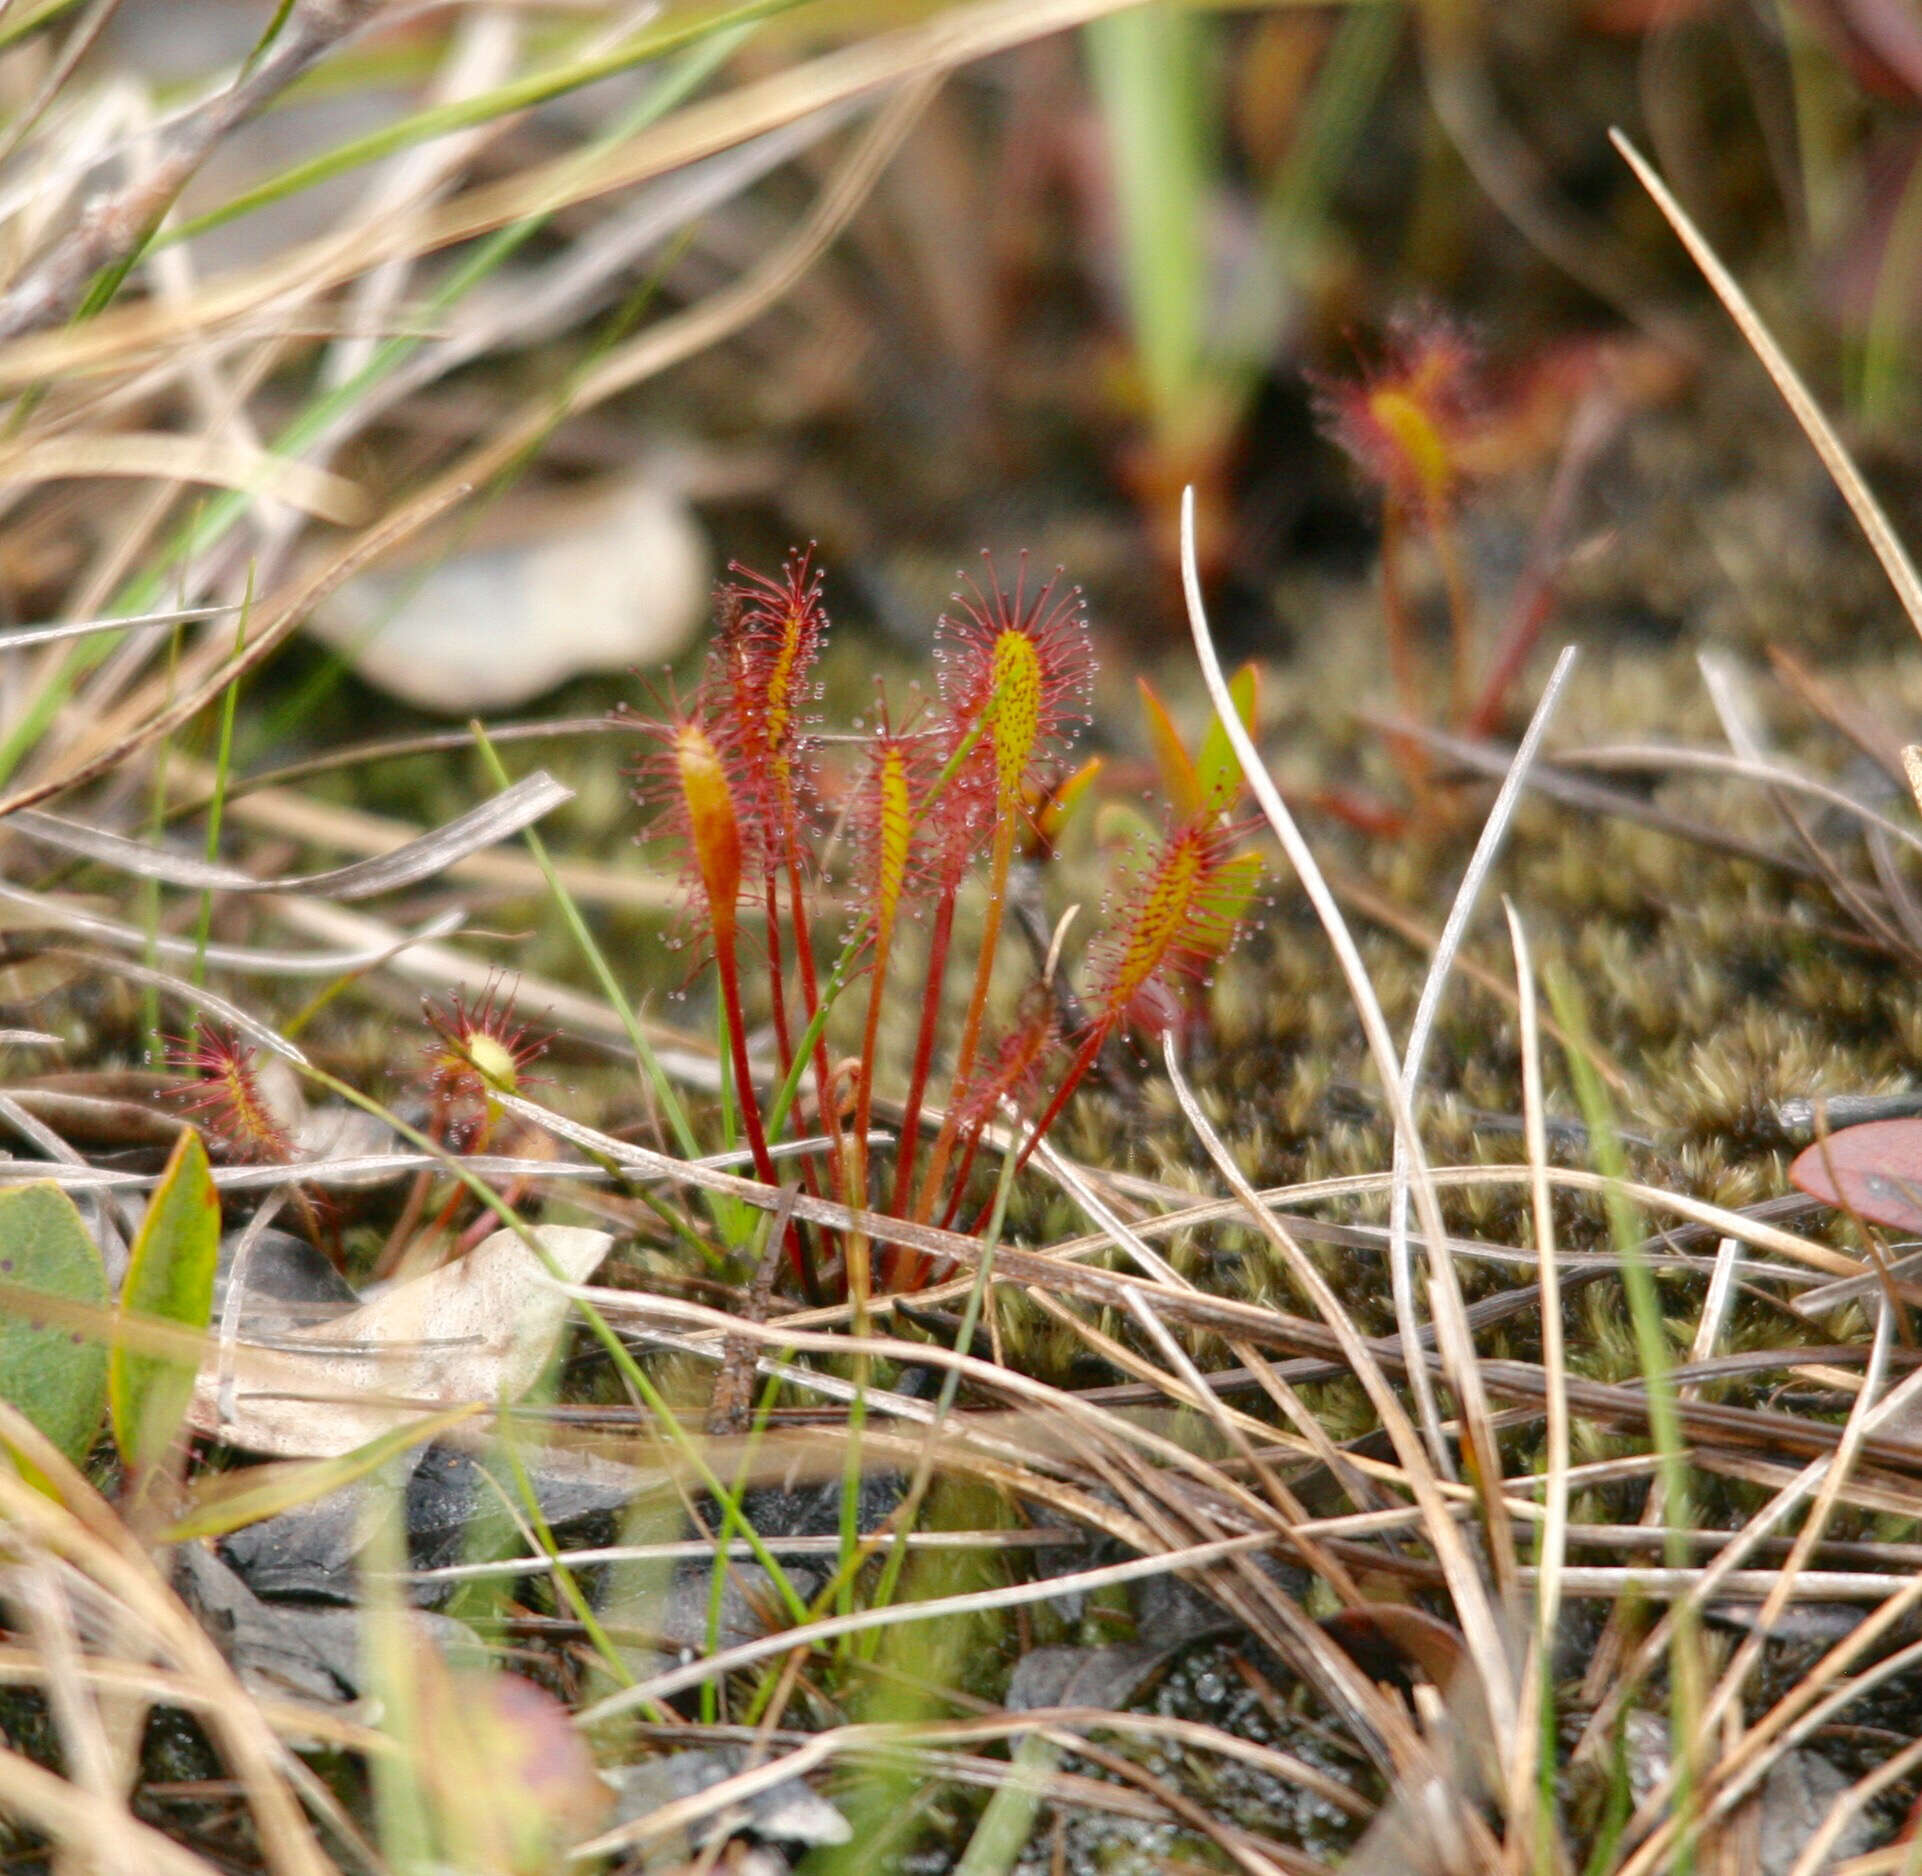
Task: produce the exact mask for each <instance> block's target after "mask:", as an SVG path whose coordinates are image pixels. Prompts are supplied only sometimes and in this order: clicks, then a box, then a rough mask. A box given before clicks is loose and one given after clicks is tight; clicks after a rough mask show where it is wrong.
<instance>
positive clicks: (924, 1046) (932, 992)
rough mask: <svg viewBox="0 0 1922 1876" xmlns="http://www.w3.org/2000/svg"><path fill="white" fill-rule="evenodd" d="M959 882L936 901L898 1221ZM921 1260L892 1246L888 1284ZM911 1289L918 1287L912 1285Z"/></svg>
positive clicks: (900, 1157) (902, 1143) (907, 1108)
mask: <svg viewBox="0 0 1922 1876" xmlns="http://www.w3.org/2000/svg"><path fill="white" fill-rule="evenodd" d="M959 890H960V888H959V884H958V882H950V883H949V884H948V885H947V886H946V887H945V888H944V889H943V891H942V893H941V896H940V898H939V899H938V900H936V901H935V907H934V928H933V930H932V931H931V932H930V933H929V935H928V975H927V982H926V984H925V985H924V986H923V988H922V992H921V1027H920V1031H919V1033H918V1034H917V1035H916V1036H915V1039H914V1068H913V1070H912V1072H911V1073H910V1074H909V1077H908V1097H907V1100H906V1102H905V1103H904V1104H903V1106H902V1109H901V1132H900V1134H899V1136H898V1137H897V1139H896V1141H895V1146H894V1200H893V1203H892V1205H891V1207H890V1209H891V1210H892V1212H893V1214H894V1216H895V1217H897V1218H905V1217H906V1216H907V1215H908V1195H909V1193H910V1192H911V1191H912V1189H913V1184H914V1161H915V1155H916V1152H917V1150H918V1149H919V1147H920V1144H921V1105H922V1102H923V1101H924V1100H925V1099H926V1096H927V1092H928V1074H929V1071H930V1069H931V1068H932V1067H933V1063H934V1031H935V1027H936V1025H937V1024H938V1023H939V1022H940V1020H941V987H942V985H943V983H944V982H945V981H946V978H947V974H948V950H949V947H950V945H951V944H952V942H953V939H954V902H955V898H956V895H957V893H958V892H959ZM921 1263H922V1259H921V1257H920V1254H919V1253H918V1252H904V1251H902V1250H901V1248H900V1246H898V1245H890V1246H889V1248H888V1261H887V1271H886V1278H887V1281H888V1283H889V1284H890V1285H894V1284H896V1283H898V1282H901V1281H902V1280H903V1279H905V1278H906V1277H908V1276H909V1275H911V1273H913V1272H915V1271H918V1270H919V1269H920V1267H921ZM905 1287H907V1288H910V1289H912V1288H915V1287H917V1286H916V1285H915V1284H913V1283H912V1282H907V1283H906V1284H905Z"/></svg>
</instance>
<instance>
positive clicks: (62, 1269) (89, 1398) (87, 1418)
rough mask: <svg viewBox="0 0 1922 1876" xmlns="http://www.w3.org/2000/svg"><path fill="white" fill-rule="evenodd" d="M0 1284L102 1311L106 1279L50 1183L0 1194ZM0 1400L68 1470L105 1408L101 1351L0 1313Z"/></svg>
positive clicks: (70, 1334) (23, 1316)
mask: <svg viewBox="0 0 1922 1876" xmlns="http://www.w3.org/2000/svg"><path fill="white" fill-rule="evenodd" d="M0 1278H4V1279H5V1280H6V1281H7V1282H8V1283H12V1284H17V1285H19V1286H20V1287H21V1288H22V1289H27V1290H38V1291H41V1292H43V1293H44V1294H46V1295H49V1296H58V1297H65V1298H67V1299H69V1300H70V1301H73V1302H79V1303H88V1304H91V1305H93V1306H94V1307H95V1308H97V1309H105V1307H106V1305H107V1273H106V1269H105V1267H104V1266H103V1265H102V1263H101V1261H100V1252H99V1249H98V1247H97V1246H96V1245H95V1244H94V1241H93V1239H92V1238H91V1237H90V1236H89V1235H88V1233H87V1227H86V1226H85V1225H84V1224H83V1223H82V1222H81V1218H80V1213H79V1212H78V1210H77V1209H76V1208H75V1206H74V1203H73V1200H72V1199H70V1198H68V1197H67V1195H66V1194H65V1193H64V1192H62V1191H61V1190H60V1188H59V1187H58V1186H56V1185H53V1184H51V1183H46V1184H34V1185H27V1186H19V1187H16V1188H15V1189H14V1190H13V1191H11V1192H4V1193H0ZM0 1400H5V1401H7V1402H9V1403H10V1404H11V1405H13V1406H15V1407H17V1408H19V1410H20V1411H21V1412H22V1413H23V1414H25V1415H26V1417H27V1418H28V1419H29V1420H31V1421H32V1422H33V1424H34V1425H35V1426H36V1427H38V1428H39V1429H40V1431H41V1432H42V1433H44V1434H45V1435H46V1436H47V1438H48V1439H49V1440H51V1441H52V1442H53V1444H54V1445H55V1446H57V1447H59V1449H60V1450H61V1452H63V1453H64V1454H66V1456H67V1457H68V1458H69V1459H71V1460H72V1461H73V1462H74V1463H75V1464H76V1465H78V1464H80V1463H81V1462H82V1461H83V1460H84V1459H85V1458H86V1456H87V1452H88V1449H89V1448H90V1447H91V1446H92V1445H93V1441H94V1435H95V1434H96V1433H98V1432H99V1431H100V1417H101V1415H102V1414H103V1413H104V1412H105V1410H106V1405H107V1351H106V1348H105V1347H104V1346H103V1345H102V1344H101V1343H100V1342H99V1341H98V1340H96V1339H95V1338H94V1337H92V1336H89V1335H87V1334H85V1333H83V1332H82V1331H80V1330H77V1329H72V1328H65V1327H60V1326H57V1325H55V1324H53V1323H50V1322H44V1321H40V1320H37V1319H36V1318H34V1317H33V1316H32V1315H31V1314H29V1313H26V1312H24V1311H19V1310H16V1309H8V1310H0Z"/></svg>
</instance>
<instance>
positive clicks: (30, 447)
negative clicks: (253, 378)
mask: <svg viewBox="0 0 1922 1876" xmlns="http://www.w3.org/2000/svg"><path fill="white" fill-rule="evenodd" d="M82 476H88V477H91V476H113V477H132V478H139V479H142V480H144V479H147V478H150V477H160V478H164V479H165V480H167V481H170V482H175V483H185V482H193V483H200V484H203V485H204V486H206V487H209V488H227V489H239V490H241V491H242V492H244V493H246V494H249V495H255V496H258V497H260V498H261V499H263V500H266V501H277V502H285V503H287V504H288V505H289V506H290V507H293V508H298V509H300V510H302V511H303V512H304V513H307V514H310V515H317V516H318V517H319V518H320V519H321V520H323V521H332V522H337V523H338V524H339V525H341V526H342V527H354V526H358V525H359V524H360V523H361V522H363V521H365V520H366V519H367V508H368V503H367V495H366V492H365V491H364V490H362V489H361V488H359V487H358V486H357V485H356V484H354V483H353V482H350V481H349V480H348V479H347V478H346V477H345V476H340V475H335V474H334V473H333V472H332V471H330V470H326V469H316V468H315V467H314V466H313V464H311V463H304V462H297V461H295V460H294V458H293V457H291V456H276V455H274V454H273V453H272V452H271V451H269V450H263V449H248V448H246V447H244V446H242V445H240V444H237V443H232V442H221V441H219V440H218V439H216V438H213V437H189V436H171V435H168V434H166V433H164V432H155V433H153V434H151V435H148V434H140V433H136V432H133V431H128V430H122V431H118V432H116V433H115V434H113V435H111V436H42V437H35V438H33V439H31V440H30V441H28V442H26V443H23V444H21V445H20V446H19V447H17V448H15V449H11V450H8V451H6V452H4V453H3V454H0V483H4V484H6V485H8V486H10V487H16V488H18V487H24V486H25V485H26V484H28V483H32V482H59V481H63V480H68V479H72V478H76V477H82Z"/></svg>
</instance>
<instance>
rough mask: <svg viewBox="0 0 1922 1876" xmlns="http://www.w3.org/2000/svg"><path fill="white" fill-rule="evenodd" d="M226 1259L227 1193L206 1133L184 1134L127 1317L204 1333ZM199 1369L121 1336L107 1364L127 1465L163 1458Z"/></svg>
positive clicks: (142, 1245)
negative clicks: (217, 1272) (217, 1184)
mask: <svg viewBox="0 0 1922 1876" xmlns="http://www.w3.org/2000/svg"><path fill="white" fill-rule="evenodd" d="M219 1258H220V1195H219V1194H218V1193H217V1192H216V1191H215V1190H214V1181H213V1169H212V1168H211V1167H210V1166H209V1165H208V1164H207V1149H206V1148H205V1147H204V1146H203V1145H201V1142H200V1135H199V1134H197V1133H194V1132H191V1131H190V1132H187V1133H184V1134H182V1135H181V1136H180V1139H179V1141H178V1143H177V1144H176V1145H175V1147H174V1150H173V1153H172V1155H171V1156H170V1157H169V1159H168V1161H167V1169H166V1171H165V1172H164V1173H163V1174H162V1175H161V1178H160V1183H159V1185H158V1186H156V1187H155V1188H154V1195H153V1199H152V1201H151V1203H150V1204H149V1205H148V1207H147V1217H146V1221H145V1223H143V1224H142V1225H141V1227H140V1235H139V1236H138V1237H137V1238H135V1239H134V1243H133V1251H132V1254H131V1257H130V1259H129V1262H128V1265H127V1280H126V1283H125V1284H124V1285H123V1286H122V1288H121V1292H120V1312H121V1315H122V1316H123V1317H124V1316H128V1315H140V1316H158V1317H160V1318H161V1319H162V1320H163V1321H167V1322H177V1323H179V1324H181V1325H182V1326H183V1327H185V1328H188V1329H205V1328H206V1326H207V1324H208V1321H209V1319H210V1318H211V1317H212V1315H213V1305H214V1267H215V1265H216V1264H217V1263H218V1261H219ZM197 1370H198V1364H197V1363H195V1362H192V1361H179V1360H173V1359H169V1358H168V1357H166V1356H162V1355H141V1354H136V1353H135V1352H134V1351H133V1350H132V1349H131V1348H129V1347H128V1346H127V1345H126V1343H125V1342H124V1341H123V1340H121V1339H120V1338H119V1337H116V1338H115V1340H114V1345H113V1349H112V1353H111V1355H110V1357H109V1360H108V1364H107V1397H108V1402H109V1405H110V1406H111V1407H112V1409H113V1436H114V1439H115V1441H116V1442H117V1443H118V1445H119V1447H120V1452H121V1456H122V1457H123V1458H124V1459H125V1460H126V1461H127V1463H128V1465H130V1466H134V1467H142V1466H149V1465H152V1464H153V1463H154V1462H155V1461H156V1460H158V1459H160V1458H161V1457H163V1456H164V1455H165V1453H166V1451H167V1448H168V1447H169V1446H170V1445H171V1444H172V1442H173V1438H174V1435H175V1434H176V1433H177V1432H179V1430H180V1425H181V1422H182V1421H183V1420H184V1419H185V1418H186V1415H187V1408H188V1406H189V1404H190V1403H191V1402H192V1400H193V1395H194V1376H195V1374H196V1372H197Z"/></svg>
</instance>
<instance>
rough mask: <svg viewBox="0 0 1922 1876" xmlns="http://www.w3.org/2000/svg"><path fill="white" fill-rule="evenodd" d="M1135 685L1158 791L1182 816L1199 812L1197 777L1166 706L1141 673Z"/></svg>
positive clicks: (1199, 791) (1184, 817) (1200, 792)
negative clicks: (1157, 779)
mask: <svg viewBox="0 0 1922 1876" xmlns="http://www.w3.org/2000/svg"><path fill="white" fill-rule="evenodd" d="M1135 689H1136V690H1138V691H1139V692H1140V693H1141V715H1142V720H1143V721H1144V722H1145V723H1146V724H1147V726H1148V745H1149V747H1150V748H1151V749H1152V750H1153V751H1154V758H1155V767H1156V768H1157V769H1159V770H1160V772H1161V792H1162V793H1163V794H1164V795H1166V796H1167V797H1168V806H1169V808H1170V809H1172V810H1173V812H1174V814H1175V815H1176V816H1177V817H1178V818H1180V819H1183V820H1185V819H1186V818H1187V817H1188V816H1189V815H1191V814H1199V813H1200V812H1201V804H1202V800H1203V799H1204V797H1203V791H1202V781H1201V777H1200V776H1199V775H1198V774H1196V772H1195V765H1194V762H1193V760H1192V758H1191V757H1190V756H1189V754H1188V747H1187V745H1186V744H1185V743H1184V742H1183V741H1182V740H1181V732H1180V731H1179V730H1178V729H1176V728H1175V723H1174V718H1173V717H1171V716H1170V715H1169V714H1168V706H1167V705H1166V704H1164V703H1163V702H1162V701H1161V693H1160V692H1159V691H1157V690H1156V689H1155V687H1154V686H1153V685H1152V684H1150V683H1149V682H1148V680H1147V679H1146V678H1145V677H1138V678H1136V679H1135ZM1237 773H1239V771H1237Z"/></svg>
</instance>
